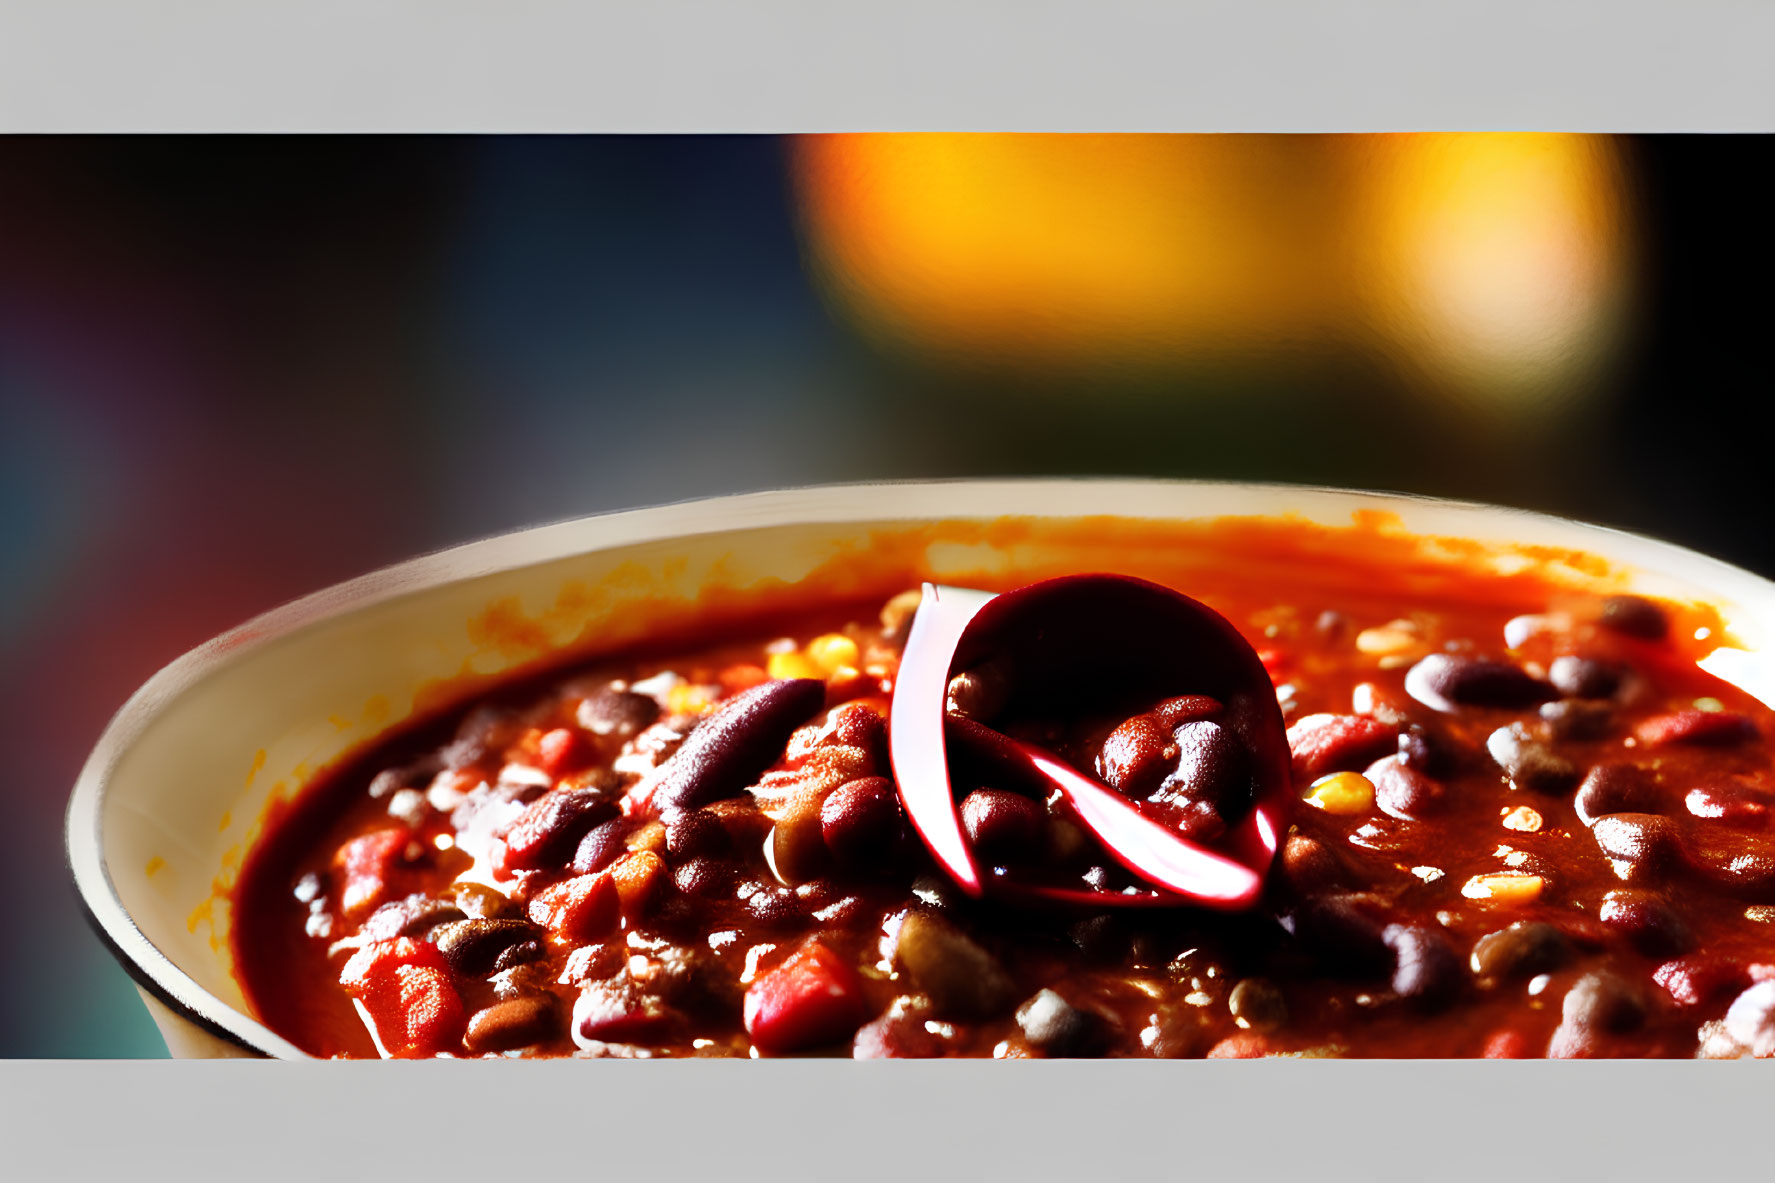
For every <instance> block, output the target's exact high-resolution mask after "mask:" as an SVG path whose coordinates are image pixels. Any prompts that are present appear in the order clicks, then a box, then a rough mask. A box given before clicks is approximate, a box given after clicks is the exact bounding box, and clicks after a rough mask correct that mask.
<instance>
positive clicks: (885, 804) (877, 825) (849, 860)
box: [820, 776, 906, 867]
mask: <svg viewBox="0 0 1775 1183" xmlns="http://www.w3.org/2000/svg"><path fill="white" fill-rule="evenodd" d="M820 836H821V837H822V838H824V839H825V841H826V847H827V849H828V850H830V851H831V852H832V855H833V857H834V858H836V859H837V860H838V861H839V862H840V863H843V864H845V865H847V866H858V867H861V866H869V865H871V864H874V863H879V862H881V861H883V860H885V859H887V858H888V857H890V856H891V855H892V854H893V853H894V852H895V851H896V850H897V849H899V847H900V846H901V844H902V843H903V842H904V841H905V840H906V814H905V812H904V810H902V809H901V807H900V796H899V794H898V793H897V792H896V791H895V790H894V782H893V781H891V780H888V779H887V778H886V777H885V776H870V777H864V778H863V779H862V780H853V781H850V782H848V783H846V784H842V785H839V786H838V787H837V788H836V789H833V790H832V793H831V795H830V796H828V797H827V798H826V800H825V802H824V803H823V804H821V806H820Z"/></svg>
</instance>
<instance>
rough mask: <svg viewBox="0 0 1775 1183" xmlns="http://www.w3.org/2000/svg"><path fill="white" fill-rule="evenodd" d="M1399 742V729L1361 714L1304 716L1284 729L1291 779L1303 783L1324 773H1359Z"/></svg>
mask: <svg viewBox="0 0 1775 1183" xmlns="http://www.w3.org/2000/svg"><path fill="white" fill-rule="evenodd" d="M1398 743H1399V729H1398V728H1397V727H1394V726H1392V725H1390V724H1387V723H1382V722H1381V721H1380V720H1379V719H1370V718H1368V717H1366V716H1364V715H1308V716H1307V717H1306V718H1304V719H1302V720H1301V721H1300V722H1298V723H1296V724H1295V725H1294V726H1292V727H1290V728H1289V729H1288V751H1289V754H1290V755H1291V757H1292V758H1293V771H1294V779H1295V781H1296V782H1297V783H1301V784H1306V783H1309V782H1311V781H1314V780H1317V779H1318V778H1319V777H1321V776H1324V775H1325V774H1326V773H1328V772H1359V771H1361V770H1362V769H1364V768H1366V767H1368V766H1369V765H1370V764H1371V763H1373V762H1374V761H1376V760H1378V759H1380V758H1381V757H1382V756H1386V755H1389V754H1391V753H1392V752H1393V751H1394V750H1395V748H1396V747H1397V746H1398Z"/></svg>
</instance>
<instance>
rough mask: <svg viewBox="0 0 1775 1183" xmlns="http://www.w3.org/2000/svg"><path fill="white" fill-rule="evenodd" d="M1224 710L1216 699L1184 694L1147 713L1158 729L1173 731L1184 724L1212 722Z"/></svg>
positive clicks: (1167, 700)
mask: <svg viewBox="0 0 1775 1183" xmlns="http://www.w3.org/2000/svg"><path fill="white" fill-rule="evenodd" d="M1224 709H1225V708H1224V707H1222V706H1221V703H1220V700H1219V699H1217V698H1210V697H1208V696H1207V695H1206V694H1185V695H1181V696H1180V697H1177V698H1167V699H1166V700H1165V701H1164V702H1161V703H1160V704H1159V705H1158V706H1156V707H1154V708H1153V709H1152V710H1151V711H1150V712H1148V713H1149V714H1151V715H1152V717H1153V718H1154V719H1157V720H1158V722H1159V726H1160V727H1163V728H1164V729H1165V730H1167V731H1175V730H1177V728H1179V727H1181V726H1183V725H1184V724H1185V723H1199V722H1203V721H1205V720H1212V719H1214V718H1216V717H1217V716H1218V715H1219V714H1220V712H1221V711H1222V710H1224Z"/></svg>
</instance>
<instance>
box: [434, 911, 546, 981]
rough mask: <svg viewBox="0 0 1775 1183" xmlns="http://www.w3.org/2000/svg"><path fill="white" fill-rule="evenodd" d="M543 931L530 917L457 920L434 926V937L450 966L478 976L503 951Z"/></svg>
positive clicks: (488, 970)
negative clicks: (519, 918)
mask: <svg viewBox="0 0 1775 1183" xmlns="http://www.w3.org/2000/svg"><path fill="white" fill-rule="evenodd" d="M540 932H541V930H540V929H538V928H537V926H536V925H534V924H531V923H530V922H529V921H528V920H456V921H452V922H451V923H449V924H445V925H441V926H440V927H438V928H437V929H435V930H433V932H432V940H433V941H434V942H435V943H436V944H437V947H438V952H440V953H442V954H443V955H444V960H445V961H448V962H449V963H450V968H451V969H453V970H455V971H456V972H457V973H459V974H462V975H463V976H464V977H471V978H476V977H480V976H482V975H484V974H486V973H488V972H490V971H491V970H492V969H493V966H494V964H495V963H496V962H498V960H499V955H500V954H501V953H504V952H505V951H506V950H507V949H509V948H511V947H512V946H513V945H517V944H521V943H523V942H524V941H529V940H534V939H536V937H537V936H538V934H539V933H540Z"/></svg>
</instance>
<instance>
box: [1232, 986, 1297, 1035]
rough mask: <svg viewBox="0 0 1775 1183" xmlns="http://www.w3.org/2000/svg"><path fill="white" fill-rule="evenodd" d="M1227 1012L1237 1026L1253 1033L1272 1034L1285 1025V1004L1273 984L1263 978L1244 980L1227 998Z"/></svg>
mask: <svg viewBox="0 0 1775 1183" xmlns="http://www.w3.org/2000/svg"><path fill="white" fill-rule="evenodd" d="M1226 1005H1227V1011H1228V1012H1229V1013H1230V1014H1231V1015H1232V1016H1233V1021H1234V1022H1235V1023H1237V1024H1239V1026H1241V1027H1244V1028H1247V1029H1249V1030H1252V1031H1274V1030H1276V1029H1277V1028H1278V1027H1281V1026H1282V1025H1283V1024H1285V1023H1287V1022H1288V1002H1287V1000H1286V999H1284V998H1283V997H1282V991H1281V990H1279V989H1278V988H1277V987H1276V984H1275V983H1274V982H1271V981H1267V980H1266V979H1264V978H1245V979H1244V980H1242V981H1241V982H1239V984H1238V985H1236V986H1234V987H1233V990H1232V993H1231V994H1228V995H1227V1000H1226Z"/></svg>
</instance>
